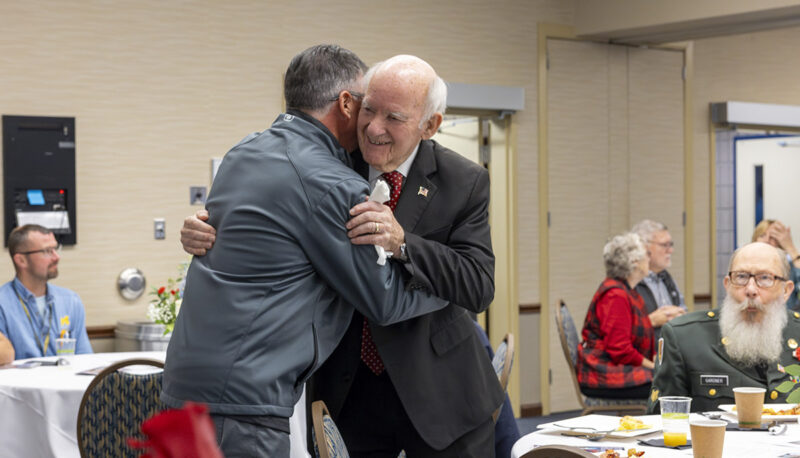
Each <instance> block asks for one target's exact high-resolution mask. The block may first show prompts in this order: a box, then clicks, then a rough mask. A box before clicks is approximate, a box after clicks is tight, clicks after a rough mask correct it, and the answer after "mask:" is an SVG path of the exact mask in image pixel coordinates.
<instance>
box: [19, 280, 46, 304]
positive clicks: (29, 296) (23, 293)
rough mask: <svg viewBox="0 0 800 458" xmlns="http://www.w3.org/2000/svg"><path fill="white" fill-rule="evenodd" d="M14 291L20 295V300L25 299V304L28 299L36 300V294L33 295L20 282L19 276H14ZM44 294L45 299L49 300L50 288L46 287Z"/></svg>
mask: <svg viewBox="0 0 800 458" xmlns="http://www.w3.org/2000/svg"><path fill="white" fill-rule="evenodd" d="M14 291H16V292H17V293H19V295H20V296H21V297H22V300H23V301H25V303H26V304H27V303H29V302H30V301H35V300H36V296H34V295H33V293H32V292H30V290H29V289H28V288H26V287H25V285H23V284H22V282H21V281H20V279H19V277H14ZM44 296H45V297H46V298H47V300H50V288H47V290H46V292H45V294H44Z"/></svg>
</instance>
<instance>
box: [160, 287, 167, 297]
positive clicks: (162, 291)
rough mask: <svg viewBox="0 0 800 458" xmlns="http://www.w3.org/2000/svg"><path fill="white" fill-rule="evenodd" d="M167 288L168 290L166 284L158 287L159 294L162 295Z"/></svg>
mask: <svg viewBox="0 0 800 458" xmlns="http://www.w3.org/2000/svg"><path fill="white" fill-rule="evenodd" d="M166 290H167V288H165V287H164V286H162V287H161V288H158V294H159V296H160V295H162V294H164V291H166Z"/></svg>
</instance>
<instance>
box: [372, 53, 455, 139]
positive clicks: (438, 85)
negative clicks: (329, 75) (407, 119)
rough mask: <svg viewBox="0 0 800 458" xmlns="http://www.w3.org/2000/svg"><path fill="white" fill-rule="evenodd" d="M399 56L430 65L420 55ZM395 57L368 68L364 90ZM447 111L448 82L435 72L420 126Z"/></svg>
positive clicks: (429, 86) (426, 97)
mask: <svg viewBox="0 0 800 458" xmlns="http://www.w3.org/2000/svg"><path fill="white" fill-rule="evenodd" d="M397 57H403V58H405V57H407V58H411V59H415V60H417V61H419V62H423V63H424V64H425V65H427V66H429V64H428V63H427V62H425V61H424V60H422V59H419V58H418V57H414V56H395V58H397ZM395 58H392V59H387V60H382V61H380V62H378V63H377V64H375V65H373V66H372V67H370V69H369V70H367V73H365V74H364V78H363V87H364V90H367V89H368V88H369V83H370V81H372V77H373V76H375V73H377V72H379V71H380V70H381V69H383V68H384V67H385V66H386V65H387V63H390V62H392V61H394V60H395ZM445 111H447V84H446V83H445V82H444V80H443V79H442V78H441V77H439V75H436V74H435V72H434V77H433V78H432V79H431V82H430V84H429V85H428V92H427V94H426V95H425V105H423V107H422V118H421V119H420V120H419V128H420V129H422V128H423V127H424V126H425V123H426V122H428V120H429V119H431V116H433V115H435V114H436V113H441V114H442V115H444V113H445Z"/></svg>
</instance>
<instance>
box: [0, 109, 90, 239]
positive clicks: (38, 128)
mask: <svg viewBox="0 0 800 458" xmlns="http://www.w3.org/2000/svg"><path fill="white" fill-rule="evenodd" d="M3 201H4V218H5V219H4V221H5V234H4V238H3V243H4V244H5V243H7V242H8V235H9V234H10V233H11V230H12V229H14V228H15V227H17V226H22V225H25V224H39V225H41V226H44V227H47V228H49V229H51V230H52V231H53V232H54V233H55V235H56V239H57V240H58V241H59V242H60V243H62V244H64V245H74V244H75V243H76V242H77V237H76V233H77V226H76V222H77V216H76V213H75V209H76V206H75V118H53V117H43V116H6V115H4V116H3Z"/></svg>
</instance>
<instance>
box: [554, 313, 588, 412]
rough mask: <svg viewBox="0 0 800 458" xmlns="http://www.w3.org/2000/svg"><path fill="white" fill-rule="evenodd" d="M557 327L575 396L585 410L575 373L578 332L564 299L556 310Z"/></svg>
mask: <svg viewBox="0 0 800 458" xmlns="http://www.w3.org/2000/svg"><path fill="white" fill-rule="evenodd" d="M556 327H557V328H558V337H559V339H560V340H561V350H563V352H564V359H565V360H566V361H567V366H568V367H569V373H570V375H571V376H572V383H573V384H574V385H575V395H576V396H577V397H578V402H579V403H580V405H581V407H582V408H583V409H584V410H585V409H586V404H585V402H584V399H583V393H581V387H580V385H579V384H578V374H577V373H576V372H575V366H576V365H577V364H578V330H577V328H575V321H573V320H572V315H570V313H569V309H567V304H565V303H564V300H563V299H559V301H558V307H557V308H556Z"/></svg>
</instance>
